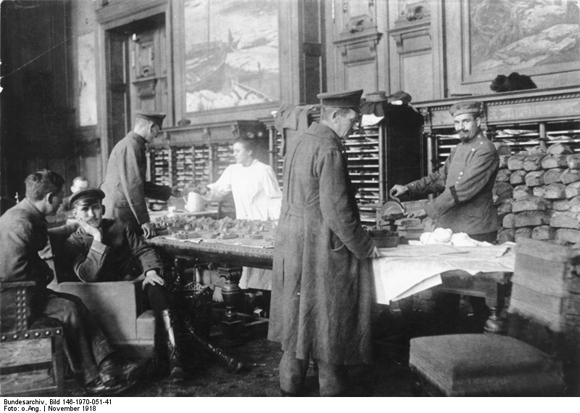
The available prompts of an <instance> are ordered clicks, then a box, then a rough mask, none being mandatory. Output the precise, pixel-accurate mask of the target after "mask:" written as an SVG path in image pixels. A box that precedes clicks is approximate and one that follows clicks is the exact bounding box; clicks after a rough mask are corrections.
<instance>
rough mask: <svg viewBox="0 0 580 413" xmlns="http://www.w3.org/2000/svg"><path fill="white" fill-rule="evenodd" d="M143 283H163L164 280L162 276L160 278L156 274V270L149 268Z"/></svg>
mask: <svg viewBox="0 0 580 413" xmlns="http://www.w3.org/2000/svg"><path fill="white" fill-rule="evenodd" d="M143 284H144V285H147V284H151V285H155V284H159V285H165V280H164V279H163V278H161V277H160V276H159V274H157V270H149V271H147V273H146V274H145V280H143Z"/></svg>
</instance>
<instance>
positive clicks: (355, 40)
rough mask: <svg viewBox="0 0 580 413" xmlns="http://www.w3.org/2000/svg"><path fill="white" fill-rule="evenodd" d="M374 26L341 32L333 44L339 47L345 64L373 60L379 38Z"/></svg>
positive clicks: (380, 35)
mask: <svg viewBox="0 0 580 413" xmlns="http://www.w3.org/2000/svg"><path fill="white" fill-rule="evenodd" d="M382 35H383V34H382V33H379V31H378V30H377V27H376V26H370V27H365V29H364V30H361V31H356V32H352V31H351V32H347V33H341V34H340V37H339V39H338V40H336V41H334V45H335V46H336V47H337V48H338V49H339V51H340V54H341V56H342V61H343V62H344V63H345V64H347V65H348V64H354V63H361V62H368V61H374V60H375V59H376V56H377V53H376V52H377V44H378V43H379V41H380V40H381V37H382Z"/></svg>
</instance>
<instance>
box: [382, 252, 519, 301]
mask: <svg viewBox="0 0 580 413" xmlns="http://www.w3.org/2000/svg"><path fill="white" fill-rule="evenodd" d="M513 245H515V244H509V245H506V244H502V245H497V246H491V247H453V246H449V245H438V244H434V245H399V246H397V248H382V249H381V250H380V251H381V253H382V255H383V257H382V258H375V259H373V264H372V265H373V272H374V277H375V285H376V291H377V302H378V303H379V304H389V303H390V302H391V301H396V300H400V299H401V298H405V297H408V296H410V295H413V294H416V293H418V292H420V291H423V290H426V289H428V288H431V287H434V286H436V285H439V284H441V283H442V281H441V273H443V272H445V271H451V270H463V271H466V272H468V273H470V274H472V275H475V274H477V273H481V272H513V270H514V262H515V254H514V252H513Z"/></svg>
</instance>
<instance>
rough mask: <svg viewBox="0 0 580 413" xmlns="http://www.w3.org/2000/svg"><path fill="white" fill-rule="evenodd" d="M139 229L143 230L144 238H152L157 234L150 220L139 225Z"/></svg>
mask: <svg viewBox="0 0 580 413" xmlns="http://www.w3.org/2000/svg"><path fill="white" fill-rule="evenodd" d="M141 229H142V230H143V236H144V237H145V238H153V237H154V236H155V235H157V234H156V233H155V228H153V227H152V226H151V223H150V222H147V223H145V224H143V225H141Z"/></svg>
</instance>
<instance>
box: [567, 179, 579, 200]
mask: <svg viewBox="0 0 580 413" xmlns="http://www.w3.org/2000/svg"><path fill="white" fill-rule="evenodd" d="M564 192H565V194H566V198H574V197H575V196H578V195H580V182H572V183H571V184H568V185H567V186H566V189H565V191H564Z"/></svg>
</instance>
